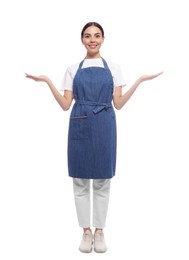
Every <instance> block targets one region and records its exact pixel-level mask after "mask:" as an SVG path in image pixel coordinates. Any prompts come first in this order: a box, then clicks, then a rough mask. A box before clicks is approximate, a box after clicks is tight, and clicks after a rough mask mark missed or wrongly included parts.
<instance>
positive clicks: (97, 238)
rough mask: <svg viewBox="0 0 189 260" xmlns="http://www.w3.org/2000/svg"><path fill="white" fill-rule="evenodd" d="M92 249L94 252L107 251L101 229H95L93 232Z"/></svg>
mask: <svg viewBox="0 0 189 260" xmlns="http://www.w3.org/2000/svg"><path fill="white" fill-rule="evenodd" d="M94 251H95V252H96V253H105V252H106V251H107V246H106V242H105V239H104V233H103V232H102V230H97V231H96V232H95V234H94Z"/></svg>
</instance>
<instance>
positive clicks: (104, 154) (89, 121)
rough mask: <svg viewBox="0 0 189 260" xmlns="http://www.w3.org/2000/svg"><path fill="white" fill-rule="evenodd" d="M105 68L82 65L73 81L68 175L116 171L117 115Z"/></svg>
mask: <svg viewBox="0 0 189 260" xmlns="http://www.w3.org/2000/svg"><path fill="white" fill-rule="evenodd" d="M102 61H103V63H104V68H101V67H89V68H84V69H83V68H82V65H83V61H82V62H81V63H80V65H79V68H78V70H77V72H76V75H75V77H74V81H73V96H74V99H75V104H74V105H73V108H72V111H71V114H70V121H69V131H68V171H69V176H70V177H74V178H86V179H108V178H112V177H113V176H114V175H115V167H116V117H115V111H114V109H113V106H112V97H113V91H114V85H113V79H112V74H111V72H110V70H109V68H108V65H107V63H106V61H105V60H104V59H102Z"/></svg>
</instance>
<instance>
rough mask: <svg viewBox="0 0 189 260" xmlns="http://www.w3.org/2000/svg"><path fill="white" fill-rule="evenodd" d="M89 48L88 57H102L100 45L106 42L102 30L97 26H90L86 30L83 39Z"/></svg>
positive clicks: (87, 48)
mask: <svg viewBox="0 0 189 260" xmlns="http://www.w3.org/2000/svg"><path fill="white" fill-rule="evenodd" d="M81 40H82V43H83V45H84V46H85V48H86V50H87V56H86V58H100V53H99V50H100V47H101V45H102V43H103V42H104V37H102V32H101V30H100V29H99V28H98V27H96V26H90V27H88V28H87V29H86V30H85V31H84V35H83V38H82V39H81Z"/></svg>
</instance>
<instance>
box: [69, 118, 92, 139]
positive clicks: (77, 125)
mask: <svg viewBox="0 0 189 260" xmlns="http://www.w3.org/2000/svg"><path fill="white" fill-rule="evenodd" d="M87 119H88V116H71V117H70V126H69V137H70V139H73V140H80V139H88V138H89V129H90V127H89V124H88V120H87Z"/></svg>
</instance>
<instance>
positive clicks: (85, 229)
mask: <svg viewBox="0 0 189 260" xmlns="http://www.w3.org/2000/svg"><path fill="white" fill-rule="evenodd" d="M87 230H89V231H90V232H92V229H91V228H90V227H87V228H83V232H84V233H85V232H86V231H87Z"/></svg>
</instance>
